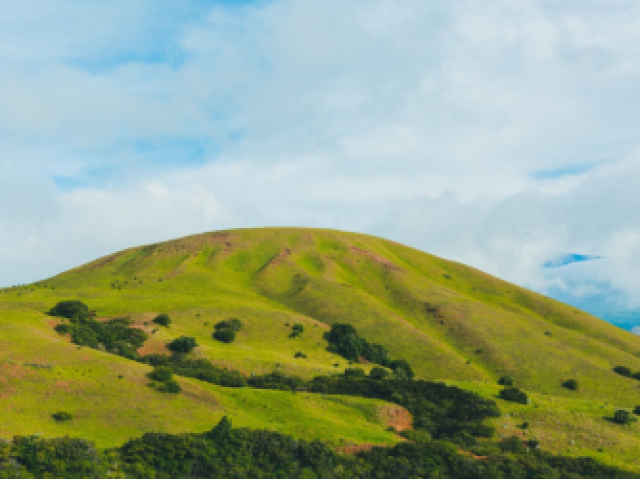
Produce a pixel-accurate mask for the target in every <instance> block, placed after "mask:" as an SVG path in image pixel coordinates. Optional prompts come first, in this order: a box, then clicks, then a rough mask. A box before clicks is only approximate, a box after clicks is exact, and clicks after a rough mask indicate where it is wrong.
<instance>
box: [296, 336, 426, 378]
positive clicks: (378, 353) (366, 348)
mask: <svg viewBox="0 0 640 479" xmlns="http://www.w3.org/2000/svg"><path fill="white" fill-rule="evenodd" d="M294 328H295V325H294ZM324 339H326V340H327V341H328V342H329V347H328V348H327V350H328V351H330V352H332V353H336V354H339V355H340V356H342V357H343V358H346V359H348V360H349V361H361V360H363V359H364V360H366V361H368V362H371V363H374V364H380V365H382V366H386V367H388V368H389V369H391V370H392V371H393V373H394V375H395V376H396V377H398V378H409V379H411V378H413V377H414V373H413V369H411V366H410V365H409V363H408V362H407V361H405V360H404V359H396V360H393V361H392V360H391V359H389V353H388V352H387V350H386V349H385V348H384V347H383V346H381V345H380V344H372V343H369V342H368V341H367V340H366V339H365V338H362V337H360V336H358V332H357V331H356V328H354V327H353V326H352V325H350V324H340V323H337V324H334V325H332V326H331V329H330V330H329V331H328V332H326V333H324Z"/></svg>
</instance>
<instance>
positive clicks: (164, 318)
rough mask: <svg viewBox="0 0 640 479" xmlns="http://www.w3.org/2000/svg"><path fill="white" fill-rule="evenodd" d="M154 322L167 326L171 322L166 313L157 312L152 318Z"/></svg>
mask: <svg viewBox="0 0 640 479" xmlns="http://www.w3.org/2000/svg"><path fill="white" fill-rule="evenodd" d="M153 322H154V323H156V324H159V325H160V326H164V327H165V328H168V327H169V325H170V324H171V323H172V322H173V321H172V320H171V318H170V317H169V315H168V314H164V313H163V314H159V315H158V316H156V317H155V318H154V320H153Z"/></svg>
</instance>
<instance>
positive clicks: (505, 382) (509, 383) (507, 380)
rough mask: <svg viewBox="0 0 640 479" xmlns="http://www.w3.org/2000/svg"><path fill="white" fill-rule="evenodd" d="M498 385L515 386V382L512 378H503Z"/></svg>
mask: <svg viewBox="0 0 640 479" xmlns="http://www.w3.org/2000/svg"><path fill="white" fill-rule="evenodd" d="M498 384H499V385H500V386H513V385H514V384H515V381H514V380H513V378H512V377H511V376H501V377H500V379H498Z"/></svg>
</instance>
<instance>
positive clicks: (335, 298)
mask: <svg viewBox="0 0 640 479" xmlns="http://www.w3.org/2000/svg"><path fill="white" fill-rule="evenodd" d="M64 299H80V300H82V301H84V302H85V303H87V304H88V305H89V306H90V307H91V308H92V309H95V310H96V311H97V314H98V316H102V317H117V316H130V317H131V318H132V319H133V320H134V321H135V323H136V324H137V325H138V326H139V327H141V328H146V329H148V330H151V329H152V326H153V325H152V324H151V323H149V321H150V320H151V319H152V318H153V317H155V315H157V314H158V313H168V314H169V315H170V316H171V317H172V318H173V320H174V322H173V324H172V325H171V327H170V328H168V329H164V328H160V330H159V331H158V332H156V333H155V334H153V335H152V339H150V340H149V341H148V342H147V344H145V346H144V351H143V352H145V353H150V352H160V353H161V352H166V348H165V344H166V343H167V341H168V340H170V339H171V338H173V337H178V336H180V335H189V336H194V337H196V339H197V341H198V343H199V344H200V345H201V347H200V348H199V350H198V354H199V355H200V356H202V357H206V358H209V359H211V360H213V361H214V362H216V363H218V364H220V365H223V366H225V367H229V368H231V369H239V370H241V371H242V372H244V373H245V374H247V375H250V374H254V373H255V374H261V373H265V372H271V371H273V370H275V369H279V370H282V371H284V372H286V373H290V374H298V375H301V376H303V377H312V376H314V375H317V374H318V373H321V372H325V373H326V372H335V371H342V370H343V369H344V368H345V367H348V362H347V361H346V360H344V359H343V358H342V357H340V356H337V355H335V354H332V353H329V352H328V351H327V350H326V347H327V342H326V341H325V340H324V339H323V337H322V334H323V332H324V331H326V330H328V328H329V327H330V325H331V324H334V323H337V322H340V323H349V324H352V325H353V326H355V327H356V328H357V329H358V332H359V333H360V335H361V336H363V337H365V338H366V339H367V340H369V341H370V342H374V343H379V344H382V345H383V346H384V347H385V348H386V349H388V351H389V353H390V355H391V357H393V358H402V359H406V360H408V361H409V362H410V363H411V365H412V366H413V368H414V370H415V371H416V373H417V376H418V377H421V378H425V379H435V380H456V381H461V382H464V383H465V384H470V383H478V384H484V383H485V382H488V383H495V381H496V380H497V378H498V377H500V376H501V375H504V374H509V375H511V376H513V377H514V378H515V379H516V382H517V383H518V385H520V386H521V387H523V388H525V389H527V390H529V391H532V392H535V393H537V394H538V395H551V396H562V397H565V398H566V399H567V400H568V401H571V400H574V399H575V398H577V397H579V399H580V400H581V401H591V402H592V404H593V405H594V408H595V407H600V406H599V405H600V404H602V405H604V404H605V403H611V404H615V405H617V406H621V407H633V406H635V405H636V403H640V399H638V384H639V383H638V382H637V381H635V380H633V379H629V378H624V377H622V376H619V375H617V374H615V373H613V372H612V368H613V367H614V366H617V365H625V366H628V367H630V368H631V369H632V370H634V371H637V370H640V358H639V357H638V353H639V352H640V338H639V337H637V336H635V335H633V334H630V333H628V332H625V331H623V330H620V329H618V328H616V327H614V326H612V325H609V324H607V323H605V322H603V321H601V320H599V319H597V318H595V317H592V316H590V315H588V314H587V313H584V312H582V311H578V310H575V309H574V308H572V307H570V306H567V305H564V304H561V303H559V302H557V301H554V300H552V299H549V298H546V297H544V296H541V295H539V294H536V293H533V292H531V291H528V290H526V289H524V288H521V287H518V286H515V285H513V284H510V283H507V282H504V281H501V280H499V279H497V278H494V277H492V276H489V275H487V274H485V273H482V272H480V271H477V270H475V269H473V268H469V267H466V266H464V265H461V264H458V263H455V262H451V261H446V260H443V259H440V258H437V257H435V256H432V255H429V254H426V253H423V252H421V251H418V250H415V249H412V248H409V247H406V246H403V245H400V244H398V243H395V242H392V241H388V240H384V239H380V238H375V237H371V236H367V235H361V234H353V233H344V232H339V231H332V230H313V229H302V228H290V229H289V228H287V229H284V228H265V229H247V230H232V231H222V232H213V233H205V234H200V235H195V236H190V237H187V238H182V239H178V240H174V241H168V242H164V243H159V244H154V245H148V246H142V247H136V248H131V249H128V250H125V251H122V252H119V253H115V254H112V255H110V256H107V257H105V258H101V259H99V260H96V261H94V262H91V263H89V264H86V265H84V266H81V267H78V268H76V269H73V270H71V271H68V272H65V273H62V274H60V275H58V276H56V277H53V278H51V279H48V280H46V281H41V282H38V283H35V284H33V285H28V286H23V287H17V288H8V289H5V290H2V292H0V351H3V353H2V354H1V355H0V364H2V369H0V371H2V372H1V373H0V374H2V375H3V376H0V385H5V387H4V389H0V401H2V402H4V403H5V404H8V405H9V407H10V408H11V409H7V411H13V412H12V413H11V414H10V417H11V418H12V419H11V420H10V421H9V419H8V418H9V416H6V418H7V421H9V422H7V421H5V420H4V419H5V417H3V416H2V414H3V413H0V419H2V424H3V425H4V430H0V436H2V435H5V436H6V435H9V434H10V433H15V432H16V431H19V432H22V433H26V432H29V431H30V432H36V431H34V428H36V429H38V428H44V426H41V424H44V423H45V422H46V421H45V419H46V416H47V414H45V413H44V412H43V413H42V414H41V417H40V419H38V420H36V419H34V417H35V416H34V414H35V413H33V411H31V410H30V409H29V408H31V407H33V408H36V407H38V406H39V405H41V404H42V401H43V400H44V401H49V402H50V403H49V404H51V408H53V407H54V405H55V407H58V406H60V407H62V406H63V405H64V404H63V403H58V402H56V401H60V399H59V397H58V396H59V395H56V394H51V391H52V389H51V387H57V388H61V389H64V390H65V391H67V393H68V394H70V395H73V394H75V395H77V396H78V397H80V398H82V400H83V401H88V400H89V399H88V398H89V397H90V398H94V399H91V401H96V402H95V405H92V406H91V407H88V408H87V410H86V414H87V417H92V415H94V416H95V417H96V418H97V419H96V422H95V424H93V423H92V425H91V426H87V431H89V430H91V431H92V432H91V436H92V437H98V438H99V434H97V433H96V432H95V431H96V430H98V428H99V426H100V424H99V423H100V421H109V420H110V419H109V417H110V416H108V415H106V413H105V414H102V413H97V412H96V411H95V409H96V408H104V411H111V412H109V414H111V415H115V414H116V413H115V412H113V411H115V410H117V411H120V412H118V413H117V414H121V413H122V410H123V408H124V407H123V406H122V404H123V403H124V404H126V405H127V406H126V407H127V408H129V409H128V411H129V412H130V413H129V414H128V415H127V419H126V421H123V423H124V422H126V423H127V424H129V425H130V427H129V428H128V429H127V427H124V429H125V431H124V432H123V433H122V434H121V435H119V436H118V438H106V437H105V439H104V443H105V444H111V443H113V442H114V441H117V440H119V439H120V437H122V436H126V435H127V434H129V435H132V434H136V433H137V432H139V431H143V430H147V429H149V428H153V427H156V428H164V429H166V430H171V431H177V430H201V429H202V428H206V427H209V425H211V424H215V422H216V421H217V419H219V417H220V416H221V415H222V409H224V406H222V405H223V404H228V405H229V406H228V407H227V408H226V411H227V412H229V411H235V414H237V416H238V417H239V418H242V417H244V418H245V419H246V421H245V424H247V425H250V424H252V425H258V426H259V425H260V424H264V425H267V426H268V423H269V421H270V420H267V419H265V417H267V416H268V414H267V415H265V414H264V413H266V412H267V411H266V410H264V411H263V410H261V409H265V408H267V409H268V408H271V412H273V411H275V410H276V409H278V408H279V407H280V406H283V405H284V404H285V403H286V404H287V405H286V407H287V408H290V409H291V410H292V411H294V412H293V413H292V414H293V415H294V416H295V414H297V413H296V412H295V411H299V412H300V417H302V416H303V415H304V414H306V416H305V417H307V418H312V419H305V420H306V421H312V422H313V421H319V422H317V423H316V424H315V425H314V426H311V423H308V424H306V426H296V424H298V423H300V421H302V420H301V419H292V420H291V421H289V424H290V425H289V426H287V423H288V422H287V420H286V419H282V421H280V420H278V421H276V420H271V422H272V423H273V424H276V423H277V426H274V427H279V428H280V429H281V430H283V432H287V431H288V429H287V427H290V429H291V430H293V429H295V428H296V427H299V428H300V431H304V430H306V429H305V428H307V427H315V428H316V430H318V431H325V430H326V431H328V430H329V429H330V428H331V427H332V425H335V424H337V422H335V421H343V419H340V418H341V417H342V418H347V421H346V422H344V424H349V423H351V424H353V427H354V429H353V431H351V432H350V433H349V432H348V431H347V430H346V429H345V431H347V433H344V434H343V433H342V432H341V433H340V434H334V435H333V436H332V437H329V439H333V440H338V438H339V437H343V438H347V439H348V440H353V441H355V442H358V441H360V442H393V441H394V440H397V439H395V438H394V436H393V435H391V434H389V433H386V432H384V424H383V421H382V420H381V419H380V418H379V417H376V414H375V412H374V411H375V410H376V408H378V407H379V406H380V405H379V404H378V405H376V404H374V403H375V402H371V401H365V400H359V401H360V402H359V403H358V404H357V405H355V404H351V405H350V406H349V407H350V408H351V409H349V407H347V406H345V405H344V404H336V402H335V400H333V399H331V400H330V399H328V398H324V399H323V398H316V399H314V401H316V402H317V404H316V405H315V406H313V407H311V406H309V404H308V403H307V402H306V401H303V400H302V399H300V400H293V399H290V398H287V399H286V400H285V399H283V398H284V396H282V397H280V396H277V395H278V394H283V393H272V392H268V391H267V392H265V391H244V392H243V391H240V392H239V391H230V390H228V389H225V388H215V387H212V386H210V385H203V384H201V383H199V382H198V381H191V380H181V381H183V382H184V384H185V385H187V394H185V395H182V396H180V397H178V398H175V399H172V401H174V402H175V403H172V402H171V401H170V402H168V403H163V404H159V403H158V404H156V403H155V402H154V401H156V402H157V401H159V400H158V399H157V396H154V392H153V391H151V390H149V389H145V388H144V387H143V385H144V381H145V379H144V373H145V372H146V371H148V368H146V366H144V365H141V364H138V363H133V362H131V361H127V360H125V359H122V358H118V357H115V356H112V355H108V354H105V353H101V352H99V351H94V350H89V349H86V348H83V349H80V350H79V349H78V348H77V347H76V346H73V345H71V344H69V343H67V342H66V341H65V339H64V338H63V337H61V336H59V335H58V334H57V333H55V331H53V325H55V322H54V321H53V319H52V318H47V317H46V316H45V315H44V313H45V312H46V311H48V310H49V309H50V308H51V307H52V306H53V305H54V304H56V303H57V302H58V301H60V300H64ZM229 318H239V319H241V321H242V322H243V324H244V327H243V329H242V331H240V333H239V334H238V336H237V339H236V341H235V342H233V343H232V344H225V343H221V342H219V341H216V340H215V339H213V338H212V332H213V325H214V324H215V323H217V322H218V321H221V320H226V319H229ZM145 323H146V324H145ZM294 323H301V324H303V325H304V329H305V331H304V333H303V334H302V335H301V336H298V337H296V338H290V337H289V334H290V332H291V326H292V325H293V324H294ZM298 351H300V352H303V353H305V355H306V356H307V358H306V359H304V358H300V359H296V358H294V356H295V354H296V352H298ZM3 361H4V362H3ZM24 363H55V364H57V365H63V364H66V365H67V367H57V368H56V369H54V370H53V372H51V371H48V370H47V371H43V370H39V369H34V368H33V367H29V366H24ZM364 367H365V369H368V368H369V367H370V366H369V365H364ZM21 374H22V375H23V376H20V375H21ZM119 374H122V375H123V376H124V377H123V379H122V380H118V379H117V376H118V375H119ZM16 377H31V378H32V379H31V380H30V382H28V383H25V384H29V386H28V388H32V392H30V390H29V389H28V388H21V389H17V390H16V391H14V392H10V389H8V388H7V387H6V385H7V384H9V383H10V382H11V381H12V380H13V379H15V378H16ZM12 378H13V379H12ZM53 378H55V381H54V379H53ZM81 378H84V379H86V380H85V381H83V380H81ZM104 378H108V379H104ZM569 378H574V379H576V380H577V381H578V382H579V384H580V390H579V391H578V392H575V391H569V390H567V389H565V388H563V387H562V386H561V383H562V382H563V381H564V380H566V379H569ZM56 381H57V382H56ZM80 384H85V385H87V386H86V389H82V387H81V386H80ZM52 385H54V386H52ZM65 385H66V386H65ZM65 388H67V389H65ZM46 391H49V393H47V392H46ZM74 391H75V392H74ZM261 394H262V395H263V396H264V398H263V397H262V396H260V395H261ZM243 395H252V397H253V399H251V400H249V399H248V398H247V397H244V396H243ZM258 396H260V399H258ZM276 396H277V397H276ZM12 397H13V398H14V399H11V398H12ZM19 397H21V398H23V399H17V398H19ZM267 397H268V398H270V399H265V398H267ZM11 401H13V403H12V402H11ZM225 401H226V403H225ZM269 401H272V403H270V402H269ZM283 401H285V402H283ZM287 401H288V402H287ZM327 401H328V402H327ZM344 401H355V400H354V399H353V398H348V399H344ZM261 402H264V404H263V403H261ZM289 402H290V403H291V404H289ZM116 403H118V404H119V405H118V406H117V407H116ZM65 404H67V403H65ZM92 404H94V403H93V402H92ZM251 404H253V406H251ZM265 404H266V405H265ZM269 404H271V405H269ZM254 406H255V410H252V408H253V407H254ZM263 406H264V407H263ZM568 407H570V406H568ZM91 408H93V409H91ZM110 408H111V409H110ZM114 408H115V409H114ZM188 408H191V411H192V414H189V415H186V416H185V415H184V414H183V415H182V416H181V415H180V414H179V413H178V412H177V411H181V410H184V409H188ZM323 408H327V409H326V413H325V411H324V409H323ZM341 408H342V409H341ZM345 408H346V409H345ZM2 409H3V410H4V408H2ZM218 409H220V410H218ZM347 409H349V410H350V411H351V413H349V415H347V416H345V411H346V410H347ZM149 410H153V412H154V414H155V416H152V417H149V415H148V414H145V412H146V411H149ZM320 410H322V411H323V412H322V414H320V413H318V411H320ZM29 411H31V413H30V412H29ZM210 411H217V412H213V413H211V412H210ZM353 411H355V412H353ZM363 411H364V412H363ZM21 414H23V415H21ZM208 414H209V416H207V415H208ZM332 414H333V416H332ZM187 416H188V417H187ZM136 417H137V419H136ZM292 417H293V416H292ZM176 418H180V421H179V422H180V425H179V426H177V425H176V424H177V423H178V420H177V419H176ZM205 418H206V419H205ZM37 421H40V422H37ZM322 421H325V422H324V423H323V422H322ZM332 421H334V422H333V423H332ZM358 421H359V422H358ZM20 424H22V426H20ZM25 424H32V427H31V426H29V427H27V426H24V425H25ZM47 424H48V423H47ZM87 424H88V423H87ZM239 425H242V420H241V421H240V424H239ZM603 426H606V424H604V425H603ZM47 427H48V429H47V433H51V434H53V433H56V434H58V433H61V432H63V430H64V426H59V425H55V427H54V426H51V427H49V426H47ZM345 427H346V426H345ZM87 431H78V432H79V433H80V432H82V433H83V434H84V433H85V432H87ZM318 434H319V435H320V436H321V435H322V434H320V433H318ZM323 434H324V433H323ZM327 434H328V433H327ZM634 434H635V433H634Z"/></svg>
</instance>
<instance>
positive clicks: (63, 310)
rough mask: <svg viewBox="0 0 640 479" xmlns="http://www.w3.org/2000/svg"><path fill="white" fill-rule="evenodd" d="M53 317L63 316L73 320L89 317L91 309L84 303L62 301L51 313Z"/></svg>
mask: <svg viewBox="0 0 640 479" xmlns="http://www.w3.org/2000/svg"><path fill="white" fill-rule="evenodd" d="M49 314H50V315H51V316H61V317H63V318H67V319H71V320H79V319H85V318H88V317H89V307H88V306H87V305H86V304H84V303H83V302H82V301H60V302H59V303H58V304H56V305H55V306H54V307H53V308H51V310H50V311H49Z"/></svg>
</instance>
